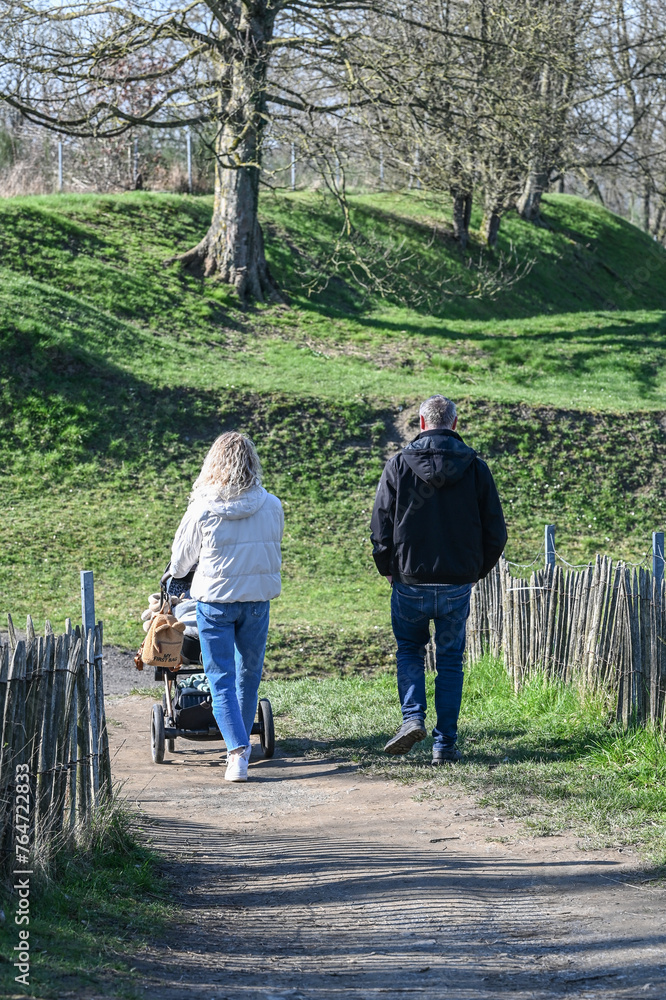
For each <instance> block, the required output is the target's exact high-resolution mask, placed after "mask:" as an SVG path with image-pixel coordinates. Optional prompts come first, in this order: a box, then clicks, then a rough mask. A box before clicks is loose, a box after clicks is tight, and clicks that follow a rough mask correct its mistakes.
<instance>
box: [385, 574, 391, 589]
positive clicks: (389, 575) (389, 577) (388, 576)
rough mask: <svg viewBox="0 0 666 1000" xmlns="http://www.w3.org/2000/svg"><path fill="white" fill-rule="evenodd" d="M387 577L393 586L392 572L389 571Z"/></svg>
mask: <svg viewBox="0 0 666 1000" xmlns="http://www.w3.org/2000/svg"><path fill="white" fill-rule="evenodd" d="M386 579H387V580H388V582H389V586H391V587H392V586H393V577H392V576H391V574H390V573H389V574H388V575H387V577H386Z"/></svg>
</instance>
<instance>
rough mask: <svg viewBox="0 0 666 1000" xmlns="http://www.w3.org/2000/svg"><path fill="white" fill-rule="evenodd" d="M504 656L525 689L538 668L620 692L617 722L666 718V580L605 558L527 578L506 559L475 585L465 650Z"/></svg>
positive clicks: (617, 694) (476, 654) (470, 655)
mask: <svg viewBox="0 0 666 1000" xmlns="http://www.w3.org/2000/svg"><path fill="white" fill-rule="evenodd" d="M487 652H489V653H491V654H492V655H493V656H497V657H503V659H504V663H505V665H506V667H507V670H508V671H509V673H510V675H511V677H512V678H513V683H514V686H515V689H516V690H518V689H519V688H520V686H521V684H522V683H523V681H524V680H525V679H526V678H528V677H530V676H531V675H533V674H534V673H535V672H536V671H542V672H544V673H546V674H547V675H548V676H550V677H557V678H561V679H562V680H565V681H572V680H576V681H579V682H582V683H583V684H585V685H587V686H588V687H589V688H592V689H597V688H603V689H605V690H607V691H609V692H610V693H612V695H613V697H614V698H615V699H616V714H617V719H618V721H619V722H621V723H623V724H624V725H625V726H627V725H629V724H646V723H653V724H656V725H659V726H661V727H664V725H665V724H666V711H665V708H666V706H665V694H666V588H665V585H664V583H663V582H662V581H661V580H659V579H658V578H655V576H654V575H653V574H652V573H651V572H650V571H649V570H647V569H642V568H639V569H636V568H634V569H631V568H630V567H629V566H627V565H626V564H624V563H621V562H618V563H613V561H612V560H611V559H610V558H608V557H607V556H597V558H596V561H595V562H594V564H590V565H589V566H588V567H587V568H584V569H581V570H576V569H575V568H570V569H567V568H563V567H562V566H559V565H557V566H555V565H549V566H546V567H545V568H544V569H540V570H537V571H535V572H533V573H532V575H531V577H530V579H528V580H525V579H522V578H520V577H517V576H513V575H512V573H511V572H510V570H509V566H508V564H507V563H506V561H505V560H501V561H500V563H499V565H498V566H496V567H495V569H494V570H493V571H492V573H490V574H489V576H487V577H486V578H485V579H484V580H481V581H480V582H479V583H477V584H476V586H475V587H474V588H473V590H472V601H471V608H470V617H469V622H468V637H467V656H468V660H469V661H470V662H471V663H474V662H475V661H477V660H479V659H480V658H481V657H482V656H483V655H484V654H485V653H487Z"/></svg>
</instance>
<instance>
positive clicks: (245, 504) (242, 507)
mask: <svg viewBox="0 0 666 1000" xmlns="http://www.w3.org/2000/svg"><path fill="white" fill-rule="evenodd" d="M267 496H268V492H267V491H266V490H265V489H264V487H263V486H251V487H250V488H249V490H245V492H244V493H241V495H240V496H239V497H233V499H231V500H220V499H219V497H216V496H215V495H214V494H213V495H208V496H206V495H205V494H203V495H202V496H200V497H197V498H196V501H195V502H198V503H199V504H201V506H202V507H204V508H205V509H206V510H209V511H210V512H211V514H217V515H218V516H219V517H224V518H227V520H229V521H235V520H238V519H239V518H241V517H250V516H251V515H252V514H256V512H257V511H258V510H260V508H261V507H263V505H264V503H265V502H266V497H267Z"/></svg>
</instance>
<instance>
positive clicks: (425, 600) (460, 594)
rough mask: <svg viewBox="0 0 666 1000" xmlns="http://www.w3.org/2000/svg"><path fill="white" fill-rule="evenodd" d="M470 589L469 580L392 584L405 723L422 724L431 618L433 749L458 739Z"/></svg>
mask: <svg viewBox="0 0 666 1000" xmlns="http://www.w3.org/2000/svg"><path fill="white" fill-rule="evenodd" d="M471 593H472V585H471V584H469V583H466V584H463V585H462V586H454V585H453V584H448V583H442V584H436V585H435V586H428V587H425V586H418V587H414V586H409V585H408V584H405V583H397V582H394V583H393V590H392V592H391V624H392V625H393V634H394V635H395V638H396V640H397V643H398V651H397V654H396V657H397V661H398V694H399V696H400V705H401V707H402V717H403V720H404V721H405V722H406V721H407V720H408V719H418V720H419V721H420V722H425V715H426V687H425V648H426V645H427V644H428V642H429V640H430V622H431V621H433V620H434V622H435V649H436V653H437V656H436V665H437V675H436V677H435V712H436V713H437V725H436V727H435V728H434V729H433V731H432V735H433V737H434V744H433V750H450V749H452V748H453V747H454V746H455V743H456V740H457V738H458V715H459V713H460V702H461V700H462V687H463V653H464V651H465V629H466V624H467V617H468V615H469V599H470V595H471Z"/></svg>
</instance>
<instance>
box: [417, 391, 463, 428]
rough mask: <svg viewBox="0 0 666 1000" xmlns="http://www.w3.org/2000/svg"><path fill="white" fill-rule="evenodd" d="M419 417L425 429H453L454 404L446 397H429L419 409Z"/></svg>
mask: <svg viewBox="0 0 666 1000" xmlns="http://www.w3.org/2000/svg"><path fill="white" fill-rule="evenodd" d="M419 416H420V417H423V419H424V420H425V425H426V427H447V428H448V429H449V430H451V428H452V427H453V424H454V422H455V419H456V416H457V411H456V404H455V403H454V402H453V401H452V400H450V399H447V398H446V396H430V398H429V399H426V400H424V402H423V403H421V406H420V407H419Z"/></svg>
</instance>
